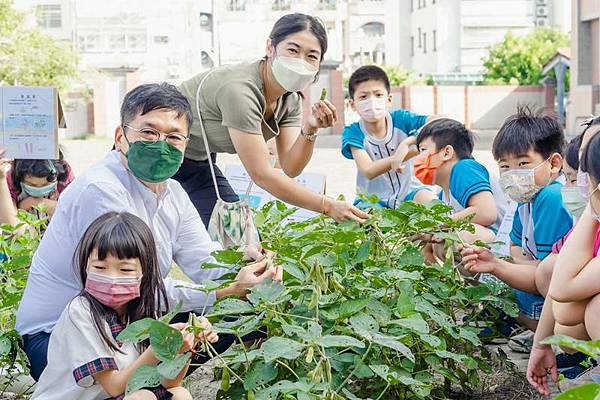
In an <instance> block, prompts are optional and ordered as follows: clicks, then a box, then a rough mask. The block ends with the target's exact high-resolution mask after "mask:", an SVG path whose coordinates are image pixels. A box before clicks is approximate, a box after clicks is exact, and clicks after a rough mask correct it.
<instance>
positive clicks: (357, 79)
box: [348, 65, 390, 99]
mask: <svg viewBox="0 0 600 400" xmlns="http://www.w3.org/2000/svg"><path fill="white" fill-rule="evenodd" d="M367 81H378V82H381V83H383V85H384V86H385V90H387V92H388V93H389V92H390V80H389V78H388V76H387V74H386V73H385V71H384V70H382V69H381V68H379V67H378V66H376V65H364V66H362V67H360V68H359V69H357V70H356V71H354V72H353V73H352V75H351V76H350V82H349V83H348V94H349V95H350V98H351V99H353V98H354V92H355V91H356V87H357V86H358V85H359V84H361V83H363V82H367Z"/></svg>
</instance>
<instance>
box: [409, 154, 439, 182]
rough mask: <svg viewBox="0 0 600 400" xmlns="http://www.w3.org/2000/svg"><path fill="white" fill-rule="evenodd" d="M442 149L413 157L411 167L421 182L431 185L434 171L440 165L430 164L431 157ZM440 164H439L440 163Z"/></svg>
mask: <svg viewBox="0 0 600 400" xmlns="http://www.w3.org/2000/svg"><path fill="white" fill-rule="evenodd" d="M442 150H443V149H441V150H439V151H437V152H435V153H433V154H432V153H425V154H422V155H420V156H419V157H417V158H416V159H415V162H414V164H413V167H414V169H415V176H416V177H417V179H418V180H420V181H421V182H423V184H425V185H433V179H434V177H435V172H436V171H437V169H438V168H439V167H440V166H439V165H436V166H433V165H431V157H432V156H434V155H436V154H438V153H439V152H441V151H442ZM440 165H441V164H440Z"/></svg>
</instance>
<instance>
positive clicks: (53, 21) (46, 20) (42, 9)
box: [36, 4, 62, 29]
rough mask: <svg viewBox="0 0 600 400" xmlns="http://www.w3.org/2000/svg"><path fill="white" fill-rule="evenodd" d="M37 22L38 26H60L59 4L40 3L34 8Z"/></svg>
mask: <svg viewBox="0 0 600 400" xmlns="http://www.w3.org/2000/svg"><path fill="white" fill-rule="evenodd" d="M36 14H37V23H38V26H39V27H40V28H44V29H52V28H61V27H62V12H61V7H60V4H41V5H39V6H37V8H36Z"/></svg>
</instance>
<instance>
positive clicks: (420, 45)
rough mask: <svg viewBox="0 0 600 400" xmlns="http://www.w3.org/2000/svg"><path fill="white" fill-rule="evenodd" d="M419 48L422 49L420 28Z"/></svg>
mask: <svg viewBox="0 0 600 400" xmlns="http://www.w3.org/2000/svg"><path fill="white" fill-rule="evenodd" d="M418 37H419V48H421V47H423V42H422V41H421V28H419V36H418Z"/></svg>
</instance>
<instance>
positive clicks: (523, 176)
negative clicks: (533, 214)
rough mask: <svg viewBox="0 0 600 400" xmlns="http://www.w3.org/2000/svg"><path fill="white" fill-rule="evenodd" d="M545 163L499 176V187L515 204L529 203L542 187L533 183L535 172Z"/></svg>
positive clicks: (513, 170)
mask: <svg viewBox="0 0 600 400" xmlns="http://www.w3.org/2000/svg"><path fill="white" fill-rule="evenodd" d="M546 161H548V160H546ZM546 161H544V162H542V163H541V164H540V165H538V166H537V167H535V168H529V169H511V170H508V171H506V172H503V173H502V174H500V186H501V187H502V190H503V191H504V193H506V195H507V196H508V197H510V198H511V200H513V201H516V202H517V203H529V201H531V199H533V197H534V196H535V195H536V194H537V192H539V191H540V189H541V188H542V187H543V186H538V185H537V184H536V183H535V170H536V169H538V168H539V167H541V166H542V165H544V163H545V162H546ZM550 179H552V178H550ZM548 183H550V182H548Z"/></svg>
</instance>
